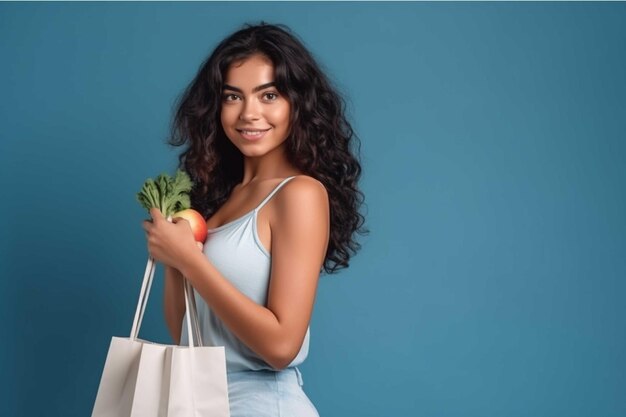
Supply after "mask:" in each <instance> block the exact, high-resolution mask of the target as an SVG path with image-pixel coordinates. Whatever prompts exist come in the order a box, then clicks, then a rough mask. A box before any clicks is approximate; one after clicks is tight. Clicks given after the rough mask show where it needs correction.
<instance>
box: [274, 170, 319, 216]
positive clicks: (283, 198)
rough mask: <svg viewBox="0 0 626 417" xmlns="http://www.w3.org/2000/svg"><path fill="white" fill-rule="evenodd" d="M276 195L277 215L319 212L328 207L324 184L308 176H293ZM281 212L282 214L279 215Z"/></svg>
mask: <svg viewBox="0 0 626 417" xmlns="http://www.w3.org/2000/svg"><path fill="white" fill-rule="evenodd" d="M280 191H281V192H279V193H277V195H276V208H277V210H278V211H279V214H286V213H285V211H293V210H303V211H305V212H309V211H310V210H313V211H319V210H321V209H324V208H325V207H328V192H327V190H326V187H325V186H324V184H322V183H321V182H320V181H319V180H317V179H315V178H313V177H311V176H309V175H304V174H301V175H295V176H293V178H291V179H290V180H289V181H287V182H286V183H285V184H284V185H283V186H282V189H281V190H280ZM281 212H282V213H281Z"/></svg>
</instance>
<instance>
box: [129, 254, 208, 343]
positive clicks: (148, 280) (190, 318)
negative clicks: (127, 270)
mask: <svg viewBox="0 0 626 417" xmlns="http://www.w3.org/2000/svg"><path fill="white" fill-rule="evenodd" d="M155 271H156V262H155V261H154V258H152V257H149V258H148V262H147V263H146V270H145V272H144V274H143V281H142V283H141V291H140V293H139V300H138V301H137V308H136V309H135V318H134V320H133V327H132V328H131V330H130V338H131V339H132V340H137V337H138V336H139V329H140V328H141V322H142V320H143V315H144V312H145V310H146V305H147V304H148V296H149V295H150V288H151V287H152V281H153V278H154V273H155ZM183 284H184V285H183V292H184V294H185V308H186V311H187V314H185V317H186V322H187V323H186V324H187V334H188V335H189V336H188V342H189V343H188V344H189V347H191V348H193V347H194V346H195V344H196V343H197V345H198V346H202V337H201V334H200V326H199V323H198V311H197V308H196V300H195V297H194V296H193V287H192V285H191V283H190V282H189V281H188V280H187V279H186V278H183ZM194 342H195V343H194Z"/></svg>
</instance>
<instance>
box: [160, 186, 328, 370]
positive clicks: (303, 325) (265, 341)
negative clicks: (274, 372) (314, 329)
mask: <svg viewBox="0 0 626 417" xmlns="http://www.w3.org/2000/svg"><path fill="white" fill-rule="evenodd" d="M275 199H276V201H275V212H274V215H273V216H271V218H270V226H271V230H272V248H271V252H272V267H271V279H270V287H269V293H268V301H267V306H262V305H259V304H257V303H255V302H254V301H253V300H251V299H250V298H248V297H247V296H246V295H245V294H243V293H242V292H241V291H239V290H238V289H237V288H236V287H235V286H234V285H232V284H231V283H230V282H229V281H228V280H227V279H225V278H224V277H223V276H222V275H221V273H220V272H219V271H218V270H217V269H216V268H215V267H214V266H213V265H212V264H211V263H210V262H209V260H208V259H207V258H206V256H204V255H203V254H202V253H193V254H189V256H187V257H185V259H184V260H183V261H182V262H181V264H180V265H179V266H180V271H181V272H182V273H183V274H184V275H185V276H186V277H187V278H188V279H189V280H190V281H191V283H192V284H193V286H194V288H195V289H196V291H198V292H199V293H200V295H201V296H202V297H203V298H204V300H205V301H206V302H207V304H208V305H209V306H211V309H212V311H213V312H214V313H215V314H216V315H217V316H218V317H219V318H220V319H221V320H222V321H223V322H224V323H225V324H226V326H228V328H229V329H230V330H231V331H232V332H233V333H234V334H235V335H236V336H237V337H238V338H239V339H240V340H241V341H242V342H243V343H245V344H246V345H247V346H248V347H249V348H250V349H252V350H253V351H254V352H256V353H257V354H258V355H259V356H261V357H262V358H263V359H264V360H265V361H266V362H267V363H268V364H270V365H271V366H272V367H274V368H276V369H282V368H284V367H286V366H287V365H289V363H291V361H292V360H293V358H295V356H296V355H297V354H298V351H299V349H300V347H301V345H302V341H303V340H304V336H305V334H306V329H307V327H308V325H309V322H310V319H311V315H312V311H313V304H314V301H315V292H316V290H317V283H318V279H319V273H320V270H321V267H322V264H323V261H324V257H325V254H326V248H327V245H328V239H329V235H330V233H329V225H330V212H329V204H328V195H327V192H326V189H325V188H324V186H323V185H322V184H321V183H319V182H318V181H317V180H315V179H313V178H310V177H303V176H299V177H296V178H294V179H293V180H291V181H290V182H289V183H287V184H286V185H285V186H284V187H283V190H281V192H280V193H278V194H277V195H276V196H275ZM242 261H244V260H242ZM174 283H176V281H174V280H173V279H170V286H172V284H174ZM181 285H182V284H181ZM181 288H182V287H181ZM180 291H181V292H180V293H181V294H182V290H180ZM181 297H182V295H181ZM173 305H174V303H172V306H173ZM176 305H178V301H176ZM183 309H184V307H183ZM173 311H176V312H178V314H179V310H177V309H173ZM171 316H172V318H173V319H174V318H176V319H178V316H176V315H175V313H171ZM180 317H181V319H182V316H180ZM179 321H180V320H179ZM177 326H178V328H176V329H173V330H179V328H180V323H179V322H178V323H177ZM170 331H172V328H171V329H170Z"/></svg>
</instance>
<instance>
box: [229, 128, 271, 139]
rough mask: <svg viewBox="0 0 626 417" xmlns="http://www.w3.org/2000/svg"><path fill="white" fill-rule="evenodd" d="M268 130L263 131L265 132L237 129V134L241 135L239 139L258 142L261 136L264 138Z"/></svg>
mask: <svg viewBox="0 0 626 417" xmlns="http://www.w3.org/2000/svg"><path fill="white" fill-rule="evenodd" d="M268 130H269V129H265V130H245V129H237V131H238V132H239V134H240V135H241V137H243V138H244V139H246V140H259V139H261V138H262V137H263V136H265V133H267V131H268Z"/></svg>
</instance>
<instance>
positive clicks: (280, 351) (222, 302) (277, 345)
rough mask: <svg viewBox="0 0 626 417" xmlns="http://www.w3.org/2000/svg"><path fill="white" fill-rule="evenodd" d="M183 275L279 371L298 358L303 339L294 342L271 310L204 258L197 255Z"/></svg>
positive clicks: (230, 326) (244, 340) (233, 329)
mask: <svg viewBox="0 0 626 417" xmlns="http://www.w3.org/2000/svg"><path fill="white" fill-rule="evenodd" d="M183 273H184V274H185V276H187V278H188V279H189V280H190V281H191V283H192V284H193V286H194V288H195V289H196V291H198V292H199V293H200V295H201V296H202V298H204V300H205V301H206V302H207V303H208V304H209V305H210V306H211V309H212V310H213V311H214V312H215V314H217V315H218V316H219V317H220V319H221V320H222V321H223V322H224V323H225V324H226V326H227V327H228V328H229V329H230V330H231V331H232V332H233V333H234V334H235V335H236V336H237V337H238V338H239V339H240V340H241V341H242V342H243V343H244V344H246V345H247V346H248V347H250V348H251V349H252V350H253V351H255V352H257V353H258V354H259V355H260V356H261V357H262V358H263V359H264V360H265V361H266V362H267V363H269V364H270V365H272V366H273V367H275V368H278V369H280V368H283V367H285V366H287V365H288V364H289V363H290V362H291V360H292V359H293V357H295V354H296V353H297V352H298V349H299V347H300V345H301V343H302V340H300V341H299V343H294V338H293V337H289V333H290V332H289V331H288V329H286V328H285V327H284V326H281V323H280V322H279V320H278V318H277V317H276V316H275V315H274V313H273V312H272V311H270V310H269V309H268V308H266V307H264V306H262V305H259V304H257V303H255V302H254V301H253V300H252V299H250V298H248V297H247V296H246V295H244V294H243V293H241V292H240V291H239V290H238V289H237V288H236V287H235V286H233V285H232V284H231V283H230V282H229V281H228V280H226V279H225V278H224V277H223V276H222V275H221V273H220V272H219V271H218V270H217V269H216V268H215V267H214V266H213V265H212V264H211V263H209V262H207V260H206V259H205V258H204V257H203V256H195V259H194V260H193V261H192V262H190V263H189V267H188V269H187V270H185V271H183Z"/></svg>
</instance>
